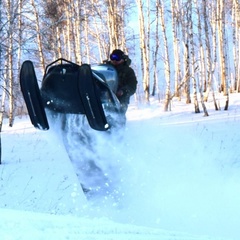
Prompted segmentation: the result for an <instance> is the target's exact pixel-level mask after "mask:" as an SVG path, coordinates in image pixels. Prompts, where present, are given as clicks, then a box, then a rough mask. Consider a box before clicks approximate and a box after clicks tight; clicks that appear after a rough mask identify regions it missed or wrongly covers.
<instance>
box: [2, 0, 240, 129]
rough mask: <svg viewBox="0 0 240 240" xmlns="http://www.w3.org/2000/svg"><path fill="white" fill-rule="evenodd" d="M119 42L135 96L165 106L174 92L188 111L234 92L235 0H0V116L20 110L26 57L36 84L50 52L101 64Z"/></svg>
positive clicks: (238, 78)
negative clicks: (126, 57) (128, 64)
mask: <svg viewBox="0 0 240 240" xmlns="http://www.w3.org/2000/svg"><path fill="white" fill-rule="evenodd" d="M116 48H120V49H122V50H124V51H125V53H126V54H129V56H130V58H131V59H132V64H131V66H132V68H133V69H134V70H135V72H136V75H137V78H138V89H137V92H136V94H135V99H136V100H137V101H139V102H147V103H149V100H150V98H151V96H154V97H156V98H158V99H159V101H162V103H163V104H162V106H163V110H164V111H168V110H171V100H172V99H173V98H174V97H177V98H179V100H180V99H184V101H185V102H186V103H187V104H189V103H191V102H192V103H193V106H194V111H195V112H196V113H199V112H200V106H199V105H201V106H202V108H203V111H204V114H205V115H206V116H207V115H208V112H207V108H206V107H205V104H204V103H205V102H206V101H208V100H209V96H211V100H213V103H214V107H215V109H216V110H219V109H220V106H219V103H218V101H217V100H216V98H215V94H216V93H221V94H222V96H223V97H224V99H225V106H224V109H225V110H227V109H228V107H229V97H230V93H232V92H240V3H239V0H205V1H204V0H193V1H192V0H185V1H184V0H166V1H163V0H62V1H57V0H46V1H39V0H0V86H1V92H0V94H1V95H0V96H1V110H0V114H1V117H0V119H1V122H0V127H1V126H2V119H3V117H8V118H9V125H10V126H12V125H13V122H14V117H15V116H17V115H21V114H25V113H26V108H25V104H24V101H23V98H22V94H21V92H20V86H19V72H20V68H21V64H22V62H23V61H24V60H27V59H30V60H31V61H33V63H34V66H35V68H36V73H37V77H38V80H39V84H41V78H42V76H43V74H44V68H45V67H46V65H48V64H49V63H51V62H52V61H54V60H56V59H58V58H65V59H67V60H70V61H73V62H76V63H78V64H81V63H89V64H93V63H102V62H103V61H104V60H106V59H107V58H108V56H109V54H110V53H111V51H112V50H113V49H116Z"/></svg>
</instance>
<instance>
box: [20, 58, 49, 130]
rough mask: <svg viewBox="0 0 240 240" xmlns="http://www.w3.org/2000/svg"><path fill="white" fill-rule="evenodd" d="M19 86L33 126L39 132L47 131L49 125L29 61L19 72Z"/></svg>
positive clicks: (31, 64)
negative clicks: (39, 130)
mask: <svg viewBox="0 0 240 240" xmlns="http://www.w3.org/2000/svg"><path fill="white" fill-rule="evenodd" d="M20 86H21V91H22V94H23V97H24V100H25V103H26V106H27V110H28V113H29V116H30V119H31V122H32V124H33V126H34V127H35V128H38V129H41V130H48V129H49V125H48V121H47V117H46V112H45V110H44V106H43V102H42V98H41V94H40V90H39V87H38V83H37V78H36V74H35V70H34V67H33V63H32V62H31V61H29V60H27V61H25V62H24V63H23V64H22V67H21V71H20Z"/></svg>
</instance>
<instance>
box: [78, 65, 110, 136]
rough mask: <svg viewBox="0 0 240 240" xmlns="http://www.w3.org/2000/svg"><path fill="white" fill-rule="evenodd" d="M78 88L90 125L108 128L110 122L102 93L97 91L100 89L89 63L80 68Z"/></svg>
mask: <svg viewBox="0 0 240 240" xmlns="http://www.w3.org/2000/svg"><path fill="white" fill-rule="evenodd" d="M78 90H79V93H80V96H81V100H82V105H83V107H84V110H85V114H86V116H87V119H88V122H89V125H90V126H91V127H92V128H93V129H95V130H99V131H106V130H108V129H109V124H108V122H107V120H106V116H105V114H104V110H103V107H102V103H101V99H100V94H99V92H97V91H98V90H99V89H97V87H96V84H95V80H94V77H93V74H92V70H91V68H90V66H89V65H88V64H83V65H81V66H80V68H79V72H78Z"/></svg>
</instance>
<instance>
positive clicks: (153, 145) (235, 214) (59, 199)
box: [0, 94, 240, 240]
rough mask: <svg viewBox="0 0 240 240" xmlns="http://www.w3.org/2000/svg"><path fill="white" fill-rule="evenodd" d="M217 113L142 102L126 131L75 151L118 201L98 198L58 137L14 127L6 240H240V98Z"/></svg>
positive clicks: (3, 203)
mask: <svg viewBox="0 0 240 240" xmlns="http://www.w3.org/2000/svg"><path fill="white" fill-rule="evenodd" d="M207 107H208V110H209V115H210V116H209V117H203V113H200V114H195V113H193V109H194V108H193V105H192V104H191V105H185V104H184V103H183V102H178V101H177V100H174V101H173V102H172V111H170V112H163V111H162V105H161V104H159V103H157V102H155V101H152V103H151V105H150V106H139V105H137V104H136V103H134V102H133V103H132V104H131V105H130V107H129V110H128V113H127V119H128V120H127V125H126V128H125V129H121V130H120V131H119V132H115V133H114V134H112V135H111V134H105V133H99V132H94V133H93V139H94V140H92V141H91V145H92V146H91V151H90V150H89V148H88V146H86V144H85V145H84V144H81V143H80V144H79V145H76V146H75V145H74V144H76V142H75V143H74V144H73V145H72V146H73V149H71V154H73V155H74V154H75V155H74V156H77V158H78V159H79V161H80V162H81V164H83V163H84V160H86V159H89V158H91V159H94V160H95V161H96V163H97V165H98V166H100V167H101V168H102V169H103V170H104V173H105V175H106V176H107V178H108V180H110V181H111V184H112V186H114V188H115V189H116V192H117V194H115V195H114V196H113V195H110V194H109V195H108V194H106V195H103V196H95V197H94V196H93V197H92V198H90V199H86V197H85V195H84V194H83V192H82V189H81V185H80V183H79V179H78V177H77V175H76V165H73V164H72V163H71V161H70V160H69V157H68V154H67V151H66V150H65V147H64V144H63V142H62V140H61V138H60V134H59V132H57V131H56V129H55V130H50V131H39V130H36V129H34V128H33V127H32V125H31V123H30V120H29V118H28V117H23V118H21V119H16V121H15V124H14V126H13V127H12V128H10V127H8V125H7V121H6V122H5V123H4V126H3V132H2V165H0V186H1V188H0V220H1V224H0V239H1V240H10V239H13V240H17V239H34V240H35V239H58V240H59V239H70V240H71V239H81V240H83V239H86V240H87V239H89V240H108V239H109V240H110V239H111V240H127V239H132V240H138V239H141V240H154V239H157V240H200V239H201V240H220V239H222V240H239V239H240V230H239V225H240V204H239V203H240V148H239V145H240V134H239V123H240V95H239V94H235V95H230V105H229V110H228V111H224V110H221V111H215V110H213V103H208V106H207ZM222 107H223V105H222ZM66 137H69V136H67V135H66ZM70 137H71V136H70ZM70 141H71V138H70ZM76 149H77V151H76V153H75V150H76Z"/></svg>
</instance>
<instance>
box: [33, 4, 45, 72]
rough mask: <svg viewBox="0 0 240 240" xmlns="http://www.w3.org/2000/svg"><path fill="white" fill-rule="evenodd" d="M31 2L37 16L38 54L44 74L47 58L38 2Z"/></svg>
mask: <svg viewBox="0 0 240 240" xmlns="http://www.w3.org/2000/svg"><path fill="white" fill-rule="evenodd" d="M31 4H32V7H33V14H34V16H35V19H36V21H35V29H36V35H37V47H38V54H39V62H40V65H41V72H42V75H43V74H44V68H45V58H44V54H43V52H44V50H43V43H42V37H41V29H40V22H39V15H38V11H37V8H36V4H35V1H34V0H31Z"/></svg>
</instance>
